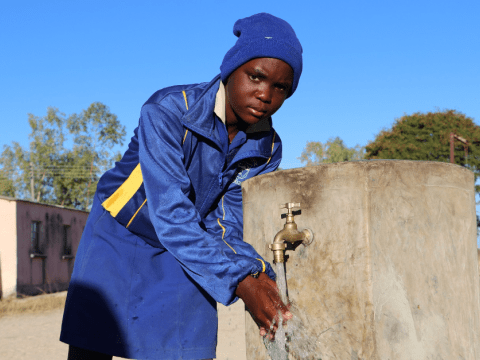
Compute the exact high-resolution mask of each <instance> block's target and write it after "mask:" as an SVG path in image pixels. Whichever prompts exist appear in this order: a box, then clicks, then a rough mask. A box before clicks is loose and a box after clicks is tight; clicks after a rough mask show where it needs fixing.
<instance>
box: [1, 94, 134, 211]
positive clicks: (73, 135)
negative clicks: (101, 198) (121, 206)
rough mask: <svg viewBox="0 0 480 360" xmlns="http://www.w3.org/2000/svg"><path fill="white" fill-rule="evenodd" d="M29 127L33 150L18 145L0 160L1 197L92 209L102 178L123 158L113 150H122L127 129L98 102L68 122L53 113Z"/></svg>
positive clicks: (32, 119)
mask: <svg viewBox="0 0 480 360" xmlns="http://www.w3.org/2000/svg"><path fill="white" fill-rule="evenodd" d="M28 121H29V125H30V128H31V133H30V135H29V138H30V144H29V147H28V149H26V148H22V147H21V146H20V145H19V144H18V143H16V142H13V143H12V145H11V146H8V145H6V146H4V148H3V152H2V154H1V155H0V166H1V169H0V171H1V172H0V175H1V174H3V175H4V176H5V178H6V180H5V182H4V183H5V189H3V187H0V191H2V194H3V195H7V194H9V195H10V196H11V195H12V194H15V195H16V197H18V198H23V199H31V200H34V201H39V202H44V203H49V204H58V205H64V206H68V207H75V208H77V209H87V208H88V207H89V205H90V204H91V202H92V200H91V199H92V197H93V194H94V193H95V189H96V186H97V182H98V180H99V176H100V175H101V174H102V173H103V172H104V171H105V170H107V169H108V168H109V167H111V166H112V165H113V162H114V161H116V160H118V159H119V158H120V154H119V153H118V152H115V151H113V147H114V146H115V145H122V144H123V140H124V137H125V128H124V126H122V125H121V124H120V122H119V121H118V119H117V116H116V115H114V114H112V113H110V111H109V109H108V107H107V106H105V105H104V104H102V103H98V102H96V103H93V104H91V105H90V106H89V107H88V109H87V110H84V111H82V112H81V113H80V114H78V115H77V114H72V115H70V116H69V117H68V118H66V117H65V115H64V114H62V113H60V112H59V111H58V109H55V108H48V109H47V115H46V116H44V117H37V116H34V115H31V114H29V118H28ZM65 143H71V144H73V145H72V147H71V148H66V147H65V146H64V144H65ZM0 181H2V177H1V176H0ZM2 183H3V182H0V184H2Z"/></svg>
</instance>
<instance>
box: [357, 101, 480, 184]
mask: <svg viewBox="0 0 480 360" xmlns="http://www.w3.org/2000/svg"><path fill="white" fill-rule="evenodd" d="M451 132H453V133H454V134H456V135H458V136H461V137H463V138H464V139H466V140H467V141H468V158H466V157H465V150H464V144H463V143H461V142H460V141H458V140H455V143H454V144H455V149H454V150H455V151H454V155H455V163H456V164H457V165H461V166H465V167H467V168H469V169H470V170H472V171H473V172H474V173H475V179H477V177H478V176H479V175H480V172H479V169H480V147H479V144H480V127H479V126H477V125H475V124H474V122H473V119H471V118H469V117H466V116H465V115H464V114H462V113H460V112H457V111H455V110H445V111H443V112H434V113H432V112H429V113H427V114H424V113H415V114H413V115H405V116H402V117H401V118H400V119H397V120H396V121H395V123H394V125H393V127H392V128H391V129H390V130H383V131H381V132H380V133H379V134H378V135H377V136H376V138H375V140H374V141H373V142H371V143H369V144H368V145H367V146H366V148H365V149H366V153H365V158H366V159H405V160H428V161H442V162H449V161H450V133H451ZM475 190H476V191H477V193H478V192H479V191H480V186H479V185H476V189H475Z"/></svg>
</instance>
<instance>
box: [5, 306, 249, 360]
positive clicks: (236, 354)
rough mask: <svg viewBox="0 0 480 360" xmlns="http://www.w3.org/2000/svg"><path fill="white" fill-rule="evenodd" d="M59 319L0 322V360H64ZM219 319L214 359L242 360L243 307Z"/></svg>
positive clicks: (41, 316)
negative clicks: (215, 356)
mask: <svg viewBox="0 0 480 360" xmlns="http://www.w3.org/2000/svg"><path fill="white" fill-rule="evenodd" d="M62 316H63V309H58V310H51V311H47V312H44V313H34V314H20V315H11V316H5V317H2V318H0V359H2V360H27V359H28V360H37V359H38V360H43V359H45V360H66V359H67V353H68V346H67V345H66V344H64V343H62V342H60V341H59V340H58V338H59V336H60V325H61V323H62ZM219 319H220V321H219V339H218V346H217V359H218V360H245V359H246V357H245V336H244V332H243V331H244V330H243V328H242V327H241V326H239V324H242V323H243V322H244V311H243V304H240V303H237V304H235V305H234V306H231V307H229V308H225V307H219ZM222 319H225V320H222ZM226 320H228V321H226ZM114 359H120V358H116V357H115V358H114Z"/></svg>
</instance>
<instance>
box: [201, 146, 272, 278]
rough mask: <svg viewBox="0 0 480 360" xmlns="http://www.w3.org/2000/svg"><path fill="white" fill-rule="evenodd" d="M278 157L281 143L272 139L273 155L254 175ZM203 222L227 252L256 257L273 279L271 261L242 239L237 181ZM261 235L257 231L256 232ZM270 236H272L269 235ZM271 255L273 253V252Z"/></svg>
mask: <svg viewBox="0 0 480 360" xmlns="http://www.w3.org/2000/svg"><path fill="white" fill-rule="evenodd" d="M280 161H281V143H280V141H278V143H275V146H274V150H273V153H272V157H271V159H270V161H269V162H268V164H265V165H262V169H259V171H257V172H256V175H255V176H258V175H262V174H266V173H269V172H271V171H275V170H276V169H277V168H278V166H279V164H280ZM205 226H206V228H207V231H208V233H209V234H210V235H212V236H213V237H214V238H215V239H216V240H217V241H220V243H221V245H222V246H223V247H224V251H225V252H226V253H231V254H232V256H234V255H235V254H237V255H242V256H248V257H249V258H252V259H255V260H257V261H258V272H265V273H266V274H267V275H268V276H269V277H270V278H271V279H272V280H275V278H276V275H275V272H274V271H273V269H272V267H271V265H270V264H269V263H268V262H267V261H265V259H263V258H262V257H261V256H260V255H259V254H258V253H257V251H256V250H255V249H254V248H253V246H251V245H250V244H248V243H246V242H245V241H243V207H242V190H241V186H240V185H239V184H235V183H232V184H231V185H230V187H229V189H228V191H227V192H226V193H225V195H224V196H223V197H222V198H221V199H220V201H219V203H218V205H217V207H216V208H215V209H214V210H213V211H212V212H210V213H209V214H208V216H207V218H206V219H205ZM259 236H260V235H259ZM272 240H273V239H272ZM272 257H273V255H272ZM255 273H256V272H252V274H255Z"/></svg>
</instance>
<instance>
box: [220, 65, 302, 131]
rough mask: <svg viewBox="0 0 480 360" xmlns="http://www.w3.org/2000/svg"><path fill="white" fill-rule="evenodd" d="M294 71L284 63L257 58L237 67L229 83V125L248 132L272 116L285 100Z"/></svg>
mask: <svg viewBox="0 0 480 360" xmlns="http://www.w3.org/2000/svg"><path fill="white" fill-rule="evenodd" d="M292 83H293V70H292V68H291V67H290V65H288V64H287V63H285V62H284V61H282V60H279V59H273V58H257V59H253V60H250V61H248V62H246V63H245V64H243V65H242V66H240V67H238V68H237V69H236V70H235V71H234V72H232V74H231V75H230V76H229V77H228V80H227V84H226V87H225V88H226V109H225V110H226V117H227V119H226V122H227V126H229V125H230V126H231V125H234V126H235V127H236V128H237V129H239V130H240V129H242V130H245V129H246V128H247V127H248V126H250V125H253V124H256V123H257V122H259V121H260V120H262V119H264V118H268V117H270V116H272V115H273V114H274V113H275V112H276V111H277V110H278V109H280V107H281V106H282V104H283V102H284V101H285V99H286V97H287V95H288V94H289V92H290V89H291V87H292Z"/></svg>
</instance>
